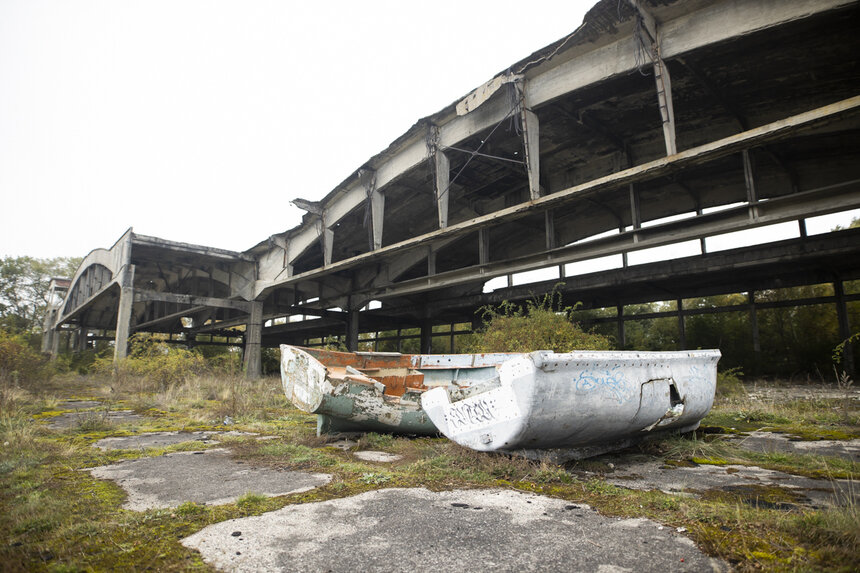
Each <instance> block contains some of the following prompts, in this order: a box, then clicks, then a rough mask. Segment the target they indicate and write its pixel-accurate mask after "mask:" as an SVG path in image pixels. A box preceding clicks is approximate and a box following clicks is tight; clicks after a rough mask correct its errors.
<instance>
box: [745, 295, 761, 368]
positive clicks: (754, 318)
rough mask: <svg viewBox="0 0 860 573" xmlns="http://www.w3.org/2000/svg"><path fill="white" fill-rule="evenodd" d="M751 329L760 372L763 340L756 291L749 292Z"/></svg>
mask: <svg viewBox="0 0 860 573" xmlns="http://www.w3.org/2000/svg"><path fill="white" fill-rule="evenodd" d="M748 296H749V312H750V329H752V339H753V352H755V370H756V372H758V368H759V364H760V363H761V342H760V340H759V332H758V313H757V311H756V305H755V292H754V291H750V292H749V295H748Z"/></svg>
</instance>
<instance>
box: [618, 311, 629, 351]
mask: <svg viewBox="0 0 860 573" xmlns="http://www.w3.org/2000/svg"><path fill="white" fill-rule="evenodd" d="M616 310H617V312H616V314H617V315H618V345H619V346H620V347H621V348H622V349H623V348H624V346H625V345H626V344H627V340H626V333H625V332H624V305H623V304H619V305H618V306H617V307H616Z"/></svg>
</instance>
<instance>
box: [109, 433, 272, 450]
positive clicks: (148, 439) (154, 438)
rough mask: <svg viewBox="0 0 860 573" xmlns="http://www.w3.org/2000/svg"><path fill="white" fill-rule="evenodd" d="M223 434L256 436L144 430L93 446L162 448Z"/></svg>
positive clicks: (210, 439) (206, 440) (212, 440)
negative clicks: (143, 431)
mask: <svg viewBox="0 0 860 573" xmlns="http://www.w3.org/2000/svg"><path fill="white" fill-rule="evenodd" d="M225 436H257V434H255V433H253V432H237V431H235V430H231V431H229V432H212V431H198V432H145V433H143V434H137V435H135V436H120V437H116V438H102V439H101V440H99V441H97V442H95V443H93V447H94V448H99V449H100V450H145V449H148V448H163V447H166V446H172V445H174V444H182V443H185V442H202V443H204V444H217V443H219V442H220V439H219V438H222V437H225ZM275 438H277V436H259V437H258V438H257V439H258V440H270V439H275Z"/></svg>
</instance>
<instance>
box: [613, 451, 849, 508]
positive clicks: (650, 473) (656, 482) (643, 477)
mask: <svg viewBox="0 0 860 573" xmlns="http://www.w3.org/2000/svg"><path fill="white" fill-rule="evenodd" d="M604 459H610V458H604ZM611 459H612V462H611V463H613V465H614V466H615V471H614V472H613V473H610V474H608V475H606V476H605V478H606V481H607V482H609V483H611V484H615V485H618V486H621V487H626V488H629V489H641V490H651V489H656V490H660V491H664V492H666V493H674V494H690V495H698V494H700V493H702V492H705V491H707V490H712V489H723V490H726V491H736V490H737V488H739V487H743V486H755V485H759V486H765V487H771V486H778V487H780V488H784V489H786V490H789V491H791V492H793V493H795V494H797V495H798V496H799V497H798V499H797V503H799V504H804V505H812V506H822V505H846V504H848V503H858V502H860V491H858V488H857V487H856V486H854V485H853V484H852V483H851V482H850V481H848V480H823V479H811V478H806V477H801V476H796V475H791V474H787V473H783V472H778V471H774V470H766V469H762V468H759V467H755V466H740V465H725V466H715V465H698V466H694V467H666V466H664V465H663V462H662V461H659V460H654V458H651V457H645V456H617V457H612V458H611ZM804 498H805V499H804ZM852 500H853V501H852Z"/></svg>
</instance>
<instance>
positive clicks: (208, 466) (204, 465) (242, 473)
mask: <svg viewBox="0 0 860 573" xmlns="http://www.w3.org/2000/svg"><path fill="white" fill-rule="evenodd" d="M89 471H90V472H91V473H92V475H93V476H94V477H97V478H100V479H109V480H113V481H115V482H117V483H118V484H119V485H120V486H121V487H122V488H123V489H124V490H125V491H126V492H127V493H128V500H127V501H126V502H125V504H123V507H124V508H125V509H130V510H132V511H145V510H147V509H153V508H160V507H176V506H178V505H179V504H181V503H183V502H186V501H193V502H196V503H203V504H207V505H220V504H224V503H231V502H234V501H236V500H237V499H238V498H239V497H240V496H242V495H244V494H246V493H249V492H252V493H256V494H260V495H267V496H277V495H286V494H289V493H297V492H301V491H307V490H310V489H313V488H315V487H319V486H321V485H325V484H326V483H328V482H329V481H330V480H331V476H330V475H327V474H314V473H308V472H294V471H282V470H275V469H270V468H254V467H251V466H249V465H248V464H246V463H243V462H239V461H235V460H233V459H231V458H230V454H229V452H228V451H227V450H224V449H212V450H206V451H205V452H176V453H171V454H166V455H163V456H158V457H154V458H141V459H137V460H129V461H123V462H120V463H118V464H114V465H110V466H101V467H97V468H89Z"/></svg>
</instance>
